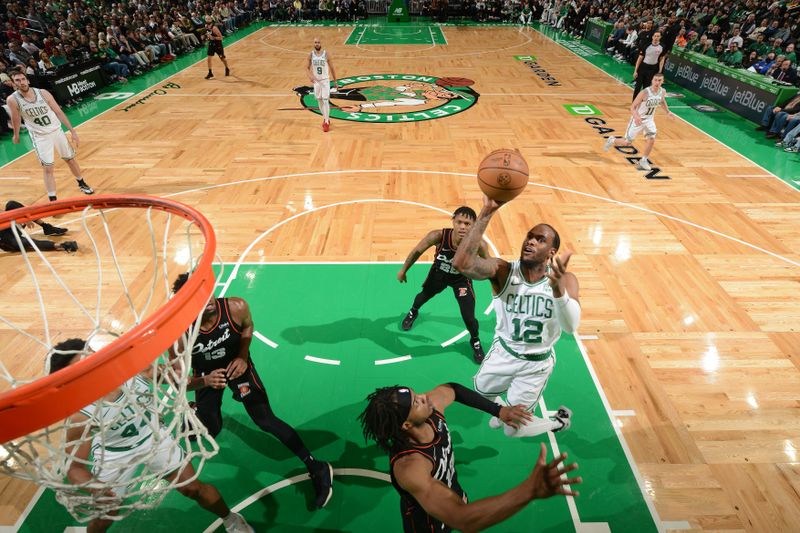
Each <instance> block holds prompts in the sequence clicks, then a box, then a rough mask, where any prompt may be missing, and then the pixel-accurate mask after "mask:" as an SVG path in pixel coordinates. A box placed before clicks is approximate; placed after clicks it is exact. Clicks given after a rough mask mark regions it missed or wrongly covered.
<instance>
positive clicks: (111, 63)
mask: <svg viewBox="0 0 800 533" xmlns="http://www.w3.org/2000/svg"><path fill="white" fill-rule="evenodd" d="M89 52H90V53H91V54H92V57H93V58H94V59H96V60H98V61H99V62H100V64H101V65H102V67H103V70H105V71H106V72H107V73H109V74H110V75H111V76H112V79H115V78H118V79H119V80H120V81H122V82H125V81H128V80H127V77H128V76H129V75H130V71H129V70H128V67H127V65H125V64H123V63H120V62H119V61H115V60H114V59H113V58H112V57H111V56H110V55H109V50H108V48H107V45H106V42H105V41H100V42H98V43H95V42H94V41H92V42H91V43H89Z"/></svg>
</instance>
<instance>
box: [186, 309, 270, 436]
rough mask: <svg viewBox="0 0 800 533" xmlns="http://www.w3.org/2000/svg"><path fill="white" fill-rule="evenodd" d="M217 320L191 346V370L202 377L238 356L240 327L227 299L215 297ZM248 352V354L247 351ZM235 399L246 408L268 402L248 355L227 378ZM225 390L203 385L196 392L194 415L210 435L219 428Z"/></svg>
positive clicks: (240, 336) (199, 334)
mask: <svg viewBox="0 0 800 533" xmlns="http://www.w3.org/2000/svg"><path fill="white" fill-rule="evenodd" d="M216 304H217V322H216V324H214V325H213V326H212V327H211V328H210V329H208V330H203V329H201V330H200V332H199V333H198V335H197V341H196V342H195V344H194V348H193V349H192V371H193V373H194V375H195V376H203V375H206V374H209V373H211V372H212V371H214V370H216V369H218V368H226V367H227V366H228V364H230V362H231V361H233V360H234V358H236V357H237V356H238V355H239V346H240V343H241V341H242V328H241V326H240V325H239V324H237V323H236V322H234V320H233V318H232V316H231V312H230V308H229V307H228V299H227V298H217V299H216ZM248 355H249V354H248ZM228 388H230V389H231V391H232V392H233V398H234V400H236V401H238V402H242V403H244V404H245V408H248V412H249V407H250V406H252V405H257V404H261V403H268V399H267V393H266V391H265V390H264V384H263V383H262V382H261V378H259V377H258V373H257V372H256V369H255V367H254V366H253V362H252V360H250V358H249V357H248V362H247V370H246V371H245V372H244V374H242V375H241V376H239V377H238V378H236V379H233V380H229V381H228ZM223 392H224V389H214V388H212V387H203V388H202V389H198V390H196V391H195V399H196V401H197V416H198V417H199V418H200V420H201V421H202V422H203V424H205V426H206V427H207V428H208V430H209V432H210V433H211V434H212V435H216V434H217V433H219V431H220V430H221V429H222V414H221V412H220V407H221V406H222V394H223Z"/></svg>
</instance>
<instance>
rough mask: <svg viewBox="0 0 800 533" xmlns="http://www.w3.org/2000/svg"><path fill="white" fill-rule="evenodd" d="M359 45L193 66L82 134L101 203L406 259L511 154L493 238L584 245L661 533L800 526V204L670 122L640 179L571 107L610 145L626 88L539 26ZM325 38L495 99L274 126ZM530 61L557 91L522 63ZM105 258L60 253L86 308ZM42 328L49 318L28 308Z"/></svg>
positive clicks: (631, 441)
mask: <svg viewBox="0 0 800 533" xmlns="http://www.w3.org/2000/svg"><path fill="white" fill-rule="evenodd" d="M350 31H351V28H344V27H342V28H325V29H320V28H313V29H311V28H309V29H298V28H288V27H286V28H274V29H270V28H266V29H263V30H261V31H259V32H257V33H255V34H253V35H252V36H250V37H248V38H246V39H244V40H243V41H240V42H238V43H236V44H235V45H233V46H230V47H229V48H228V49H227V51H228V56H229V59H230V62H231V67H232V69H233V73H234V75H233V76H232V77H229V78H224V77H218V78H216V79H214V80H211V81H206V80H204V79H203V76H204V74H205V67H204V64H198V65H195V66H194V67H192V68H190V69H188V70H186V71H184V72H182V73H180V74H178V75H176V76H175V77H173V78H172V79H171V80H169V81H172V82H174V83H176V84H179V85H180V89H175V90H170V91H167V94H165V95H158V96H154V97H152V98H150V99H148V100H147V101H146V102H145V103H144V104H142V105H139V106H137V107H135V108H133V109H131V110H130V111H128V112H123V111H121V110H119V109H120V108H117V109H115V110H112V111H110V112H108V113H105V114H103V115H102V116H100V117H99V118H97V119H94V120H92V121H90V122H88V123H87V124H85V125H83V126H81V127H80V128H79V133H80V135H81V139H82V145H81V148H80V152H79V159H80V162H81V164H82V165H83V166H84V168H85V169H86V171H85V176H86V178H87V180H88V181H90V183H91V184H92V185H93V186H94V187H95V188H96V189H97V190H98V191H99V192H103V193H148V194H155V195H164V196H166V195H171V196H173V197H174V198H175V199H177V200H180V201H183V202H186V203H189V204H191V205H194V206H196V207H198V208H199V209H200V210H201V211H202V212H203V213H205V215H206V216H207V217H208V218H209V219H210V220H211V222H212V223H213V225H214V226H215V228H216V231H217V236H218V239H219V250H218V253H219V256H220V258H221V259H222V260H223V261H229V262H230V261H236V260H237V259H239V258H240V256H241V254H242V253H243V251H244V250H245V249H248V246H249V245H250V244H251V243H252V242H253V241H254V240H255V239H256V238H257V237H259V235H261V234H262V232H264V231H266V230H268V229H270V228H273V227H274V226H276V225H277V224H279V223H280V222H281V221H284V220H286V219H288V218H290V217H292V216H294V215H297V214H298V213H301V212H303V211H304V210H311V209H315V211H314V212H313V213H310V214H309V215H308V216H302V217H298V218H297V219H296V220H292V221H291V222H289V223H287V224H285V225H282V226H280V227H277V228H276V229H274V231H271V232H270V233H269V234H268V235H267V236H266V237H264V238H262V239H261V240H259V241H258V242H257V243H256V244H255V245H254V246H253V247H252V248H250V249H248V254H247V256H246V257H244V260H245V261H262V260H263V261H312V262H314V261H402V260H403V259H404V258H405V256H406V254H407V253H408V252H409V250H410V249H411V248H412V246H413V245H414V244H415V243H416V242H417V240H418V239H419V238H420V237H421V236H422V235H423V234H424V233H425V232H426V231H429V230H431V229H434V228H438V227H442V226H443V225H446V224H447V223H448V218H447V217H446V216H445V215H438V214H436V213H435V212H434V211H432V210H431V209H429V208H427V207H425V206H423V205H419V204H425V205H428V206H434V207H437V208H442V209H445V210H448V211H450V210H452V209H454V208H455V207H457V206H459V205H462V204H467V205H471V206H473V207H475V208H476V209H477V208H478V207H479V206H480V202H481V197H480V191H479V189H478V187H477V184H476V180H475V179H474V177H473V176H472V174H473V173H474V171H475V169H476V167H477V164H478V162H479V161H480V159H481V158H482V156H483V155H484V154H486V153H487V152H489V151H490V150H492V149H496V148H501V147H512V148H518V149H519V150H521V151H522V153H523V154H524V155H525V157H526V158H527V160H528V162H529V163H530V166H531V171H532V176H531V178H532V185H531V186H529V187H528V188H527V190H526V191H525V192H524V194H523V195H522V196H521V197H519V198H518V199H517V200H515V201H514V202H512V203H511V204H509V205H507V206H505V207H503V208H502V210H501V211H500V213H499V216H498V217H497V218H496V220H494V221H493V222H492V224H491V226H490V228H489V231H488V234H487V235H488V237H489V238H490V239H491V240H492V241H493V242H494V244H495V245H496V246H497V249H498V250H499V252H500V254H501V255H502V256H503V257H506V258H509V259H511V258H514V257H515V256H516V255H517V254H518V250H519V246H520V243H521V239H522V237H523V235H524V233H525V231H526V230H527V229H528V228H529V227H530V226H532V225H533V224H534V223H535V222H538V221H540V220H543V221H547V222H549V223H550V224H552V225H553V226H555V227H556V228H557V229H558V230H559V231H560V233H561V236H562V242H563V243H564V246H565V247H567V248H570V249H573V250H575V256H574V258H573V260H572V262H571V269H572V270H573V271H574V272H575V273H576V275H577V276H578V278H579V280H580V283H581V293H582V296H581V299H582V307H583V320H582V324H581V327H580V334H581V335H582V336H583V337H584V338H585V340H584V342H585V344H586V347H587V349H588V353H589V356H590V358H591V360H592V363H593V365H594V368H595V369H596V372H597V374H598V377H599V380H600V382H601V383H602V385H603V388H604V389H605V393H606V395H607V396H608V400H609V402H610V405H611V407H612V409H614V410H620V411H630V410H632V411H634V412H635V416H626V417H620V419H619V425H621V431H622V433H623V434H624V436H625V439H626V441H627V443H628V445H629V447H630V449H631V452H632V455H633V457H634V458H635V461H636V463H637V465H638V468H639V469H640V471H641V473H642V475H643V478H644V483H645V487H646V491H647V493H649V495H650V496H651V497H652V499H653V500H654V503H655V507H656V509H657V511H658V513H659V515H660V518H661V520H663V521H664V522H665V523H666V525H667V526H670V524H669V522H678V523H684V524H683V525H681V524H673V526H675V525H677V526H679V527H683V526H686V523H688V529H689V530H694V531H748V532H755V531H763V532H778V531H786V532H788V531H797V530H798V528H799V527H800V526H798V524H800V495H799V493H800V466H798V464H800V463H798V458H797V454H798V453H800V408H799V407H800V403H799V401H800V328H798V326H799V325H800V296H798V295H800V266H799V265H798V263H799V262H800V255H798V253H797V250H800V231H799V230H798V228H800V194H798V193H797V192H796V191H793V190H792V189H791V188H790V187H788V186H787V185H786V184H785V183H783V182H781V181H780V180H778V179H776V178H773V177H770V176H768V175H767V173H766V172H765V171H763V170H762V169H761V168H759V167H757V166H755V165H754V164H753V163H751V162H749V161H748V160H746V159H744V158H742V157H740V156H739V155H737V154H736V153H734V152H731V151H729V150H728V149H726V148H725V147H724V146H722V145H721V144H719V143H718V142H716V141H715V140H713V139H712V138H710V137H709V136H707V135H706V134H704V133H702V132H701V131H698V130H696V129H695V128H693V127H691V126H689V125H688V124H686V123H684V122H682V121H681V120H674V121H669V120H667V119H666V118H665V117H664V116H663V115H662V114H661V112H659V114H658V116H657V122H658V128H659V135H658V142H657V144H656V147H655V150H654V152H653V156H652V159H653V160H655V161H657V162H658V165H659V167H661V168H662V169H663V170H664V171H665V173H666V174H668V175H669V176H671V177H672V179H670V180H647V179H645V178H644V174H643V173H642V172H640V171H637V170H636V169H635V168H634V167H633V166H632V165H631V164H629V163H628V162H627V161H626V160H625V158H624V156H622V155H621V154H619V153H616V152H613V151H612V152H610V153H604V152H603V151H602V145H603V139H602V136H601V135H599V134H598V133H597V131H596V130H594V129H592V127H591V126H590V125H589V124H587V123H586V122H585V121H584V120H583V119H582V118H581V117H576V116H573V115H570V114H569V113H567V111H566V110H565V109H564V107H563V104H592V105H594V106H596V107H597V108H599V109H600V110H601V111H602V112H603V116H602V118H603V119H604V120H605V121H607V122H608V124H609V125H610V127H613V128H615V129H616V130H618V131H619V130H622V129H624V127H625V124H626V122H627V120H628V106H629V102H630V89H629V88H627V87H625V86H623V85H621V84H620V83H618V82H617V81H615V80H614V79H612V78H611V77H609V76H607V75H605V74H604V73H602V72H600V71H599V70H597V69H595V68H594V67H592V66H590V65H588V64H587V63H586V62H584V61H583V60H581V59H580V58H578V57H576V56H574V55H572V54H571V53H570V52H568V51H567V50H565V49H564V48H561V47H559V46H558V45H556V44H554V43H552V42H551V41H549V40H548V39H546V38H545V37H543V36H542V35H540V34H538V33H536V32H533V31H524V32H519V31H517V30H516V29H512V28H458V29H456V28H446V29H445V34H446V38H447V40H448V45H446V46H435V47H432V46H425V45H409V46H366V45H359V46H358V47H356V46H345V45H344V44H343V43H344V42H345V40H346V39H347V37H348V35H349V34H350ZM316 35H319V36H320V37H321V38H322V42H323V44H324V45H326V47H327V48H328V50H329V51H330V52H331V54H332V56H333V58H334V60H335V65H336V68H337V72H338V73H339V75H340V77H344V76H355V75H367V74H380V73H399V74H420V75H432V76H437V77H442V76H458V77H465V78H469V79H472V80H475V82H476V83H475V85H474V86H473V88H474V89H475V90H476V91H477V92H478V93H480V95H481V96H480V99H479V101H478V102H477V104H476V105H474V106H473V107H472V108H471V109H469V110H467V111H465V112H463V113H460V114H458V115H455V116H452V117H448V118H443V119H438V120H429V121H424V122H414V123H407V124H366V123H358V122H346V121H341V120H338V121H333V123H332V129H331V132H330V133H323V132H322V131H321V128H320V123H321V120H320V118H319V117H318V116H317V115H315V114H312V113H311V112H310V111H307V110H303V111H301V110H295V111H280V110H278V109H279V108H294V107H299V99H298V97H297V96H296V95H294V93H292V91H291V88H292V87H295V86H298V85H303V84H305V83H307V80H306V78H305V74H304V72H303V69H304V66H305V59H306V57H305V54H306V53H307V50H309V49H310V46H311V42H312V40H313V38H314V36H316ZM527 54H533V55H535V56H536V57H537V59H538V61H539V64H540V65H541V66H543V67H544V68H545V69H546V70H547V71H548V72H549V73H550V74H551V75H552V76H553V77H555V78H556V79H557V80H558V81H559V82H560V86H548V85H547V84H546V83H545V82H544V81H542V80H541V79H539V78H538V77H537V76H536V75H534V73H533V72H532V71H531V70H530V69H528V68H527V67H525V66H524V65H523V64H522V63H520V62H519V61H516V60H515V59H514V57H513V56H514V55H527ZM219 66H220V65H219V64H216V67H217V73H218V75H219V73H220V70H219ZM56 168H57V175H58V177H59V187H60V190H61V195H62V196H64V195H69V194H72V192H74V191H75V189H73V187H74V185H73V183H71V180H70V179H68V171H67V169H66V167H65V166H64V165H63V164H61V163H59V164H57V167H56ZM465 174H466V175H465ZM4 175H9V176H12V175H13V176H20V175H23V176H32V177H33V179H31V180H27V181H24V182H15V183H21V185H15V186H14V189H13V190H11V188H10V186H8V185H5V184H3V185H2V188H3V189H4V194H3V197H4V198H7V197H11V196H12V195H13V197H14V198H17V199H20V200H22V201H28V202H31V201H33V200H34V199H38V200H40V201H41V200H43V196H42V192H43V191H42V185H41V181H40V179H39V175H40V169H39V167H38V163H37V161H36V158H35V156H34V155H33V154H29V155H27V156H25V157H23V158H22V159H20V160H18V161H15V162H13V163H12V164H10V165H9V166H6V167H5V168H3V169H0V176H4ZM742 176H748V177H742ZM269 178H274V179H269ZM5 183H9V182H5ZM398 200H401V201H402V203H398V202H396V201H398ZM328 206H330V207H328ZM68 219H69V217H64V219H62V220H65V221H66V220H68ZM70 227H71V228H72V229H73V230H74V233H75V239H76V240H77V241H78V242H79V243H80V244H86V245H87V248H88V242H86V239H85V236H83V235H82V230H81V228H80V227H78V226H77V225H71V226H70ZM143 242H144V241H136V240H133V239H131V240H129V241H127V242H125V241H123V242H122V243H120V246H121V248H122V249H123V250H125V251H123V252H121V253H123V254H124V255H130V256H131V257H132V258H135V257H136V253H137V249H141V246H142V245H143ZM147 245H148V246H149V244H147ZM126 246H127V249H126ZM93 259H94V256H93V254H91V253H90V252H87V251H81V252H80V253H78V254H77V255H75V256H71V257H67V256H65V255H59V256H53V262H54V264H55V265H56V266H57V267H59V268H60V270H61V271H62V272H63V273H64V277H65V278H66V279H67V280H68V281H70V280H71V281H72V282H73V283H74V284H75V286H77V288H78V291H80V292H84V293H85V295H86V297H87V298H91V294H92V291H93V290H94V285H92V284H89V285H87V284H86V282H85V280H82V279H81V263H82V262H84V261H92V260H93ZM130 265H131V268H138V267H137V266H136V265H137V262H136V261H131V262H130ZM0 272H3V273H4V274H3V275H2V278H3V284H4V286H5V287H9V288H10V289H9V290H12V291H18V293H19V294H24V293H25V291H29V290H30V286H23V284H24V283H26V282H25V281H22V280H23V279H25V276H26V275H25V274H24V273H23V267H22V266H21V262H20V260H19V256H13V255H8V254H3V255H0ZM392 282H394V281H393V280H388V281H387V283H392ZM4 300H5V298H4ZM14 301H15V302H16V301H18V300H17V299H16V298H15V300H14ZM6 305H8V301H6ZM25 305H26V304H22V303H20V304H19V306H18V309H21V310H22V312H25V310H26V309H27V308H26V307H25ZM28 311H29V312H30V315H29V321H30V323H31V324H34V323H35V320H36V318H35V317H36V316H38V311H37V309H36V307H35V305H33V304H31V306H30V309H29V310H28ZM76 332H77V331H75V329H74V327H72V326H70V327H65V328H63V329H60V330H59V331H58V333H57V335H58V336H66V335H69V334H71V333H76ZM484 333H486V332H484ZM6 337H7V335H5V336H4V337H3V338H6ZM574 429H575V430H576V431H580V429H579V428H574ZM34 491H35V487H32V486H31V485H29V484H26V483H22V482H19V481H14V480H8V479H2V480H0V524H13V523H14V522H15V521H16V520H17V517H18V516H19V514H20V513H21V512H22V511H23V510H24V509H25V507H26V505H27V503H28V501H29V500H30V498H31V497H32V495H33V493H34Z"/></svg>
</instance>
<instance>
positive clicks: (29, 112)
mask: <svg viewBox="0 0 800 533" xmlns="http://www.w3.org/2000/svg"><path fill="white" fill-rule="evenodd" d="M31 91H33V94H35V95H36V99H35V100H34V101H33V102H29V101H27V100H26V99H25V98H23V97H22V95H21V94H20V93H19V91H14V98H15V99H16V100H17V105H18V106H19V110H20V115H22V120H24V121H25V127H26V128H27V129H28V132H29V133H31V134H36V135H46V134H48V133H53V132H54V131H59V130H60V129H61V121H60V120H58V117H57V116H56V114H55V112H54V111H53V109H52V108H51V107H50V105H49V104H48V103H47V102H46V101H45V99H44V97H43V96H42V93H41V92H40V91H39V89H34V88H33V87H31Z"/></svg>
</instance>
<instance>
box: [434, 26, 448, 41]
mask: <svg viewBox="0 0 800 533" xmlns="http://www.w3.org/2000/svg"><path fill="white" fill-rule="evenodd" d="M436 27H437V28H439V33H440V34H441V35H442V39H444V44H450V43H449V42H447V35H445V34H444V29H442V27H441V26H436Z"/></svg>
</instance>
